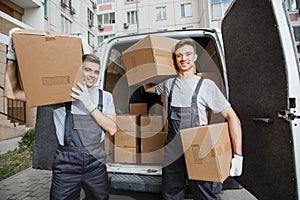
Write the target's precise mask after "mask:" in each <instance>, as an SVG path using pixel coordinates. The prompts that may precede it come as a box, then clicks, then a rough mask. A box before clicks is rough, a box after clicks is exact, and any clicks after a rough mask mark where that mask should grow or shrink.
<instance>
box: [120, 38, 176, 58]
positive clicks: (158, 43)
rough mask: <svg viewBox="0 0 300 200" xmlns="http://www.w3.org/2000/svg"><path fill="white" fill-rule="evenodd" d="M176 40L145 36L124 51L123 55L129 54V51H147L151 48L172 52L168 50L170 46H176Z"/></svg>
mask: <svg viewBox="0 0 300 200" xmlns="http://www.w3.org/2000/svg"><path fill="white" fill-rule="evenodd" d="M177 42H178V40H176V39H173V38H169V37H164V36H159V35H151V34H150V35H147V36H146V37H144V38H143V39H142V40H140V41H139V42H137V43H135V44H134V45H132V46H131V47H129V48H128V49H126V50H125V51H124V52H123V54H126V53H129V52H131V51H136V50H141V49H147V48H152V49H154V48H155V49H160V50H162V51H168V52H172V51H173V50H174V49H170V48H168V47H169V46H170V44H176V43H177Z"/></svg>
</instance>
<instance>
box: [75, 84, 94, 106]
mask: <svg viewBox="0 0 300 200" xmlns="http://www.w3.org/2000/svg"><path fill="white" fill-rule="evenodd" d="M77 86H78V87H79V88H80V90H79V89H77V88H74V87H72V91H73V93H72V94H71V97H73V98H74V99H77V100H81V102H82V103H83V105H84V107H85V108H86V109H87V110H88V111H89V112H93V111H94V110H96V106H95V105H94V104H93V102H92V100H91V97H90V94H89V91H88V89H87V87H86V83H85V82H83V85H82V84H81V83H77Z"/></svg>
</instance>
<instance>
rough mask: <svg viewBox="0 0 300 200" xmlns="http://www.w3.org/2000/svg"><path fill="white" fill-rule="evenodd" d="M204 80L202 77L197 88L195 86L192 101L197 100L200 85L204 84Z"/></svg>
mask: <svg viewBox="0 0 300 200" xmlns="http://www.w3.org/2000/svg"><path fill="white" fill-rule="evenodd" d="M202 82H203V79H202V78H200V79H199V81H198V83H197V86H196V88H195V91H194V94H193V96H192V103H195V102H197V95H198V93H199V90H200V87H201V85H202Z"/></svg>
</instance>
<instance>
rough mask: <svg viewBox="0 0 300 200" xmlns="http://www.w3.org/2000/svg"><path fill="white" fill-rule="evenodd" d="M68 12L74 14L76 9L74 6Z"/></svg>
mask: <svg viewBox="0 0 300 200" xmlns="http://www.w3.org/2000/svg"><path fill="white" fill-rule="evenodd" d="M70 13H71V14H72V15H75V14H76V9H75V8H74V7H72V8H70Z"/></svg>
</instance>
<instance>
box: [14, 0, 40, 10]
mask: <svg viewBox="0 0 300 200" xmlns="http://www.w3.org/2000/svg"><path fill="white" fill-rule="evenodd" d="M10 1H11V2H13V3H14V4H16V5H18V6H20V7H21V8H35V7H40V6H42V4H41V3H40V2H41V1H36V0H10Z"/></svg>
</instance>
